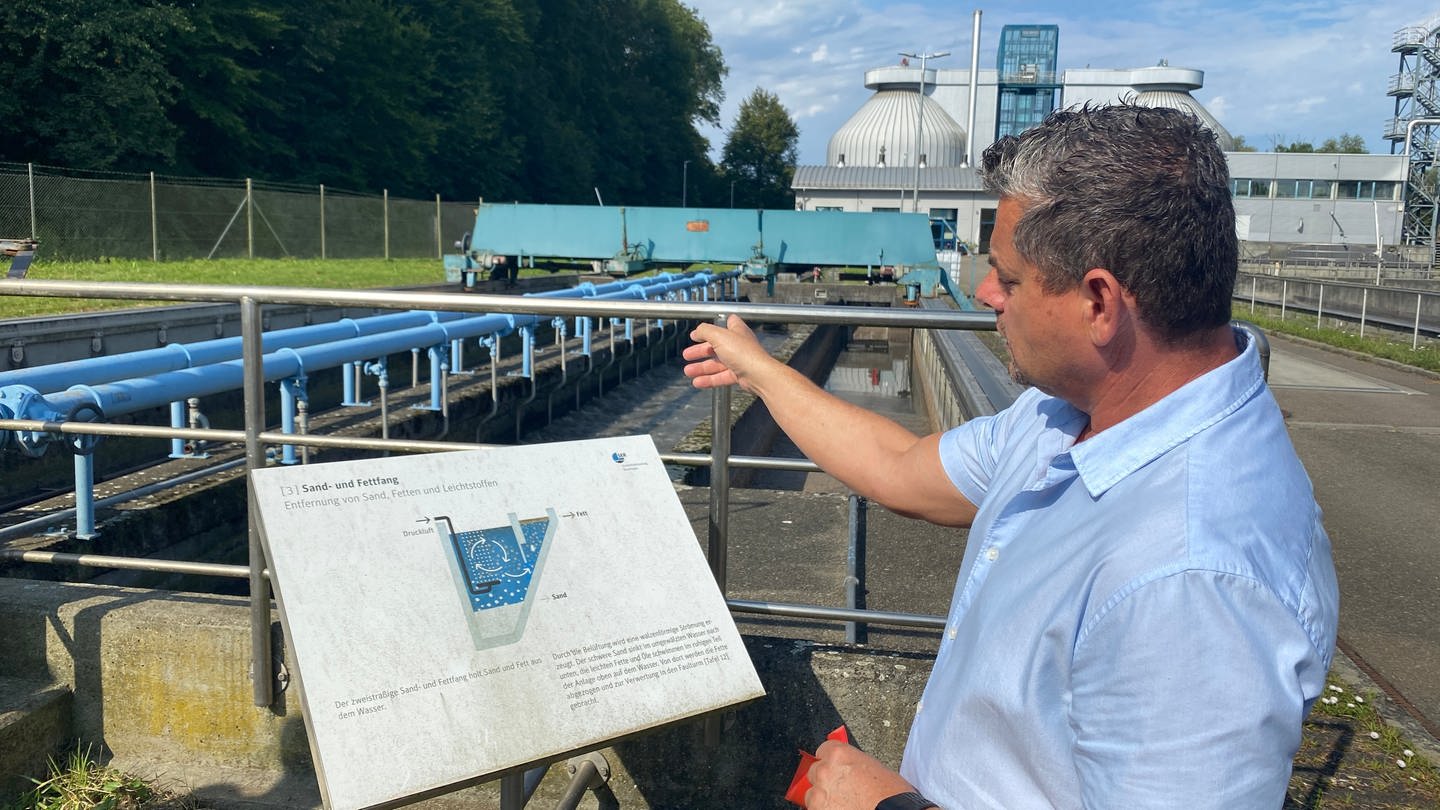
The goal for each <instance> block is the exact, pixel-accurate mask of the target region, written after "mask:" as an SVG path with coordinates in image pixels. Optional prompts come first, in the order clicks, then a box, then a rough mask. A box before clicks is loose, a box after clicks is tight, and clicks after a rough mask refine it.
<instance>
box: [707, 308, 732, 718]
mask: <svg viewBox="0 0 1440 810" xmlns="http://www.w3.org/2000/svg"><path fill="white" fill-rule="evenodd" d="M728 321H729V318H728V316H726V315H725V314H723V313H722V314H719V315H716V316H715V323H716V325H718V326H719V327H720V328H721V329H724V328H726V323H727V322H728ZM713 390H714V394H713V397H712V399H711V407H710V516H709V527H710V531H709V540H708V544H707V546H706V555H705V556H706V558H707V559H708V560H709V561H710V574H711V575H712V576H714V577H715V584H716V586H718V587H719V588H720V595H721V596H722V597H723V596H725V593H726V588H725V583H726V579H727V575H726V569H727V567H728V565H729V560H728V558H729V554H730V386H728V385H722V386H719V387H717V388H715V389H713ZM705 744H706V745H708V746H711V747H714V746H718V745H719V744H720V718H719V717H718V716H714V715H712V716H710V717H707V718H706V719H705Z"/></svg>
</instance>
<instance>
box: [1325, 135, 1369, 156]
mask: <svg viewBox="0 0 1440 810" xmlns="http://www.w3.org/2000/svg"><path fill="white" fill-rule="evenodd" d="M1315 151H1316V152H1337V153H1340V154H1342V155H1365V154H1369V152H1370V150H1368V149H1366V148H1365V139H1364V138H1362V137H1360V136H1359V135H1351V134H1350V133H1348V132H1344V133H1341V134H1340V137H1339V138H1338V139H1337V138H1326V139H1325V142H1324V143H1322V144H1320V148H1319V149H1316V150H1315Z"/></svg>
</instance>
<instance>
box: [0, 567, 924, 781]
mask: <svg viewBox="0 0 1440 810" xmlns="http://www.w3.org/2000/svg"><path fill="white" fill-rule="evenodd" d="M248 616H249V608H248V607H247V605H246V602H245V600H244V599H239V598H227V597H214V596H205V595H199V594H186V593H167V592H158V591H144V590H132V589H125V588H114V587H106V586H96V585H81V584H64V583H47V582H35V581H26V580H11V579H0V675H10V676H12V677H23V678H26V679H27V680H36V679H49V680H52V681H53V682H55V683H57V684H60V685H62V686H64V687H66V688H68V689H70V690H73V693H74V699H73V710H72V718H71V724H72V728H73V733H74V734H76V735H77V736H78V737H79V738H80V739H81V740H83V741H87V742H91V743H95V744H98V745H103V746H104V747H105V749H106V750H108V751H110V752H111V753H113V756H114V760H113V764H115V765H116V766H118V767H121V768H124V769H126V770H128V771H130V772H132V773H136V774H140V775H146V776H159V777H161V779H162V781H164V782H166V783H169V784H173V785H178V786H180V787H181V788H182V789H194V790H196V792H197V793H198V794H199V795H200V796H202V797H203V798H206V799H207V801H210V802H213V803H214V804H215V805H217V806H220V807H285V808H301V807H317V806H319V794H318V788H317V787H316V783H315V778H314V770H313V766H312V764H311V759H310V753H309V748H308V741H307V737H306V734H305V730H304V724H303V722H302V719H301V714H300V703H299V700H298V696H297V695H296V693H295V690H294V689H286V690H285V691H283V692H280V693H279V697H278V699H277V703H276V705H275V707H274V708H262V707H256V706H254V705H253V701H252V700H251V690H250V682H249V680H248V678H247V675H246V673H247V670H248V667H249V629H248V628H249V625H248ZM277 627H278V625H277ZM277 633H278V630H277ZM746 645H747V648H748V650H749V652H750V655H751V658H752V660H753V661H754V662H755V665H756V668H757V670H758V671H759V672H760V673H761V679H762V681H763V682H764V685H765V688H766V692H767V697H765V698H764V699H762V700H760V701H757V702H755V703H752V704H750V705H748V706H746V707H744V708H742V709H740V710H739V711H737V712H734V713H732V714H730V715H727V718H728V719H727V721H726V728H725V731H724V734H723V735H722V739H721V743H720V745H719V746H718V747H716V748H713V749H711V748H707V747H706V746H705V744H704V742H703V739H702V738H703V735H702V734H701V731H700V727H699V726H698V725H697V724H695V723H685V724H681V725H677V726H673V727H671V728H669V729H666V730H662V731H657V732H655V733H653V734H649V735H646V736H643V737H639V738H636V739H632V740H629V741H626V742H622V743H619V744H617V745H615V746H612V747H610V748H607V749H604V754H605V756H606V757H607V759H608V760H609V761H610V763H611V765H612V767H613V768H614V769H615V776H614V778H612V780H611V783H610V786H609V788H608V794H609V796H610V797H611V798H613V799H615V800H617V801H618V805H619V806H623V807H627V808H643V807H687V808H711V807H713V808H732V807H746V808H764V807H774V808H780V807H786V806H787V805H785V804H784V802H783V801H782V800H781V798H780V797H781V796H782V795H783V793H784V790H785V787H786V785H787V784H788V782H789V778H790V776H791V773H792V771H793V768H794V766H795V763H796V761H797V757H796V754H795V749H796V747H797V745H802V744H803V745H807V746H809V747H813V746H814V745H817V744H818V743H819V742H820V741H822V740H823V739H824V735H825V734H826V732H828V731H830V729H832V728H834V727H835V726H837V725H839V724H840V723H841V722H846V723H848V724H849V725H850V727H851V730H852V733H853V734H854V735H855V738H856V739H857V740H858V741H859V742H860V744H861V745H863V746H864V747H865V748H866V750H868V751H870V752H871V753H873V754H874V755H876V756H878V757H880V758H881V759H882V760H884V761H886V762H889V763H890V764H891V765H892V766H893V765H897V764H898V762H899V756H900V751H901V749H902V748H903V746H904V740H905V735H906V733H907V730H908V726H909V721H910V717H911V715H912V712H913V707H914V705H915V703H916V701H917V700H918V699H919V696H920V692H921V690H922V689H923V687H924V683H925V680H926V678H927V677H928V675H929V670H930V665H931V663H932V660H933V659H932V656H931V655H930V654H928V653H924V652H898V651H897V652H873V651H867V650H864V649H861V648H854V647H844V646H828V645H817V644H812V643H810V642H806V641H800V640H794V639H778V638H770V637H759V636H749V637H747V638H746ZM376 744H377V745H383V744H384V743H383V741H380V740H377V741H376ZM444 755H445V752H443V751H437V752H436V756H444ZM563 788H564V772H563V769H553V772H552V774H551V775H550V776H549V777H547V780H546V782H545V783H544V784H542V787H541V790H540V793H539V794H537V798H536V799H534V800H533V802H534V804H533V805H532V806H543V805H553V804H554V803H555V800H556V798H557V797H558V796H559V794H560V793H561V792H562V791H563ZM497 796H498V793H497V791H496V788H495V786H494V785H493V784H491V785H489V786H485V787H481V788H477V789H473V790H468V791H465V792H464V793H461V794H453V795H451V796H448V797H444V798H440V799H435V800H432V801H430V802H427V803H425V805H424V806H426V807H461V806H464V807H475V806H494V805H495V803H496V798H497ZM0 798H3V797H0ZM612 806H613V805H612Z"/></svg>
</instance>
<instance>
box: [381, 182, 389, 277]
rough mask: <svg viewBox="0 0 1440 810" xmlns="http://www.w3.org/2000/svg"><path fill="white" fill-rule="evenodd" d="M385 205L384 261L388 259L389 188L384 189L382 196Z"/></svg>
mask: <svg viewBox="0 0 1440 810" xmlns="http://www.w3.org/2000/svg"><path fill="white" fill-rule="evenodd" d="M382 199H383V201H384V202H383V205H384V206H385V217H384V218H385V261H387V262H388V261H390V189H388V188H387V189H385V194H384V196H383V198H382Z"/></svg>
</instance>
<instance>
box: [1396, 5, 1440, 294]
mask: <svg viewBox="0 0 1440 810" xmlns="http://www.w3.org/2000/svg"><path fill="white" fill-rule="evenodd" d="M1390 50H1391V52H1392V53H1396V54H1399V56H1400V67H1399V70H1398V71H1397V72H1396V74H1395V75H1394V76H1392V77H1391V78H1390V85H1389V88H1388V90H1387V92H1386V95H1389V96H1391V97H1392V98H1394V99H1395V116H1394V117H1393V118H1392V119H1390V121H1388V122H1387V123H1386V127H1385V139H1386V140H1388V141H1390V154H1392V155H1393V154H1399V153H1404V152H1406V151H1408V152H1409V155H1410V165H1409V167H1408V168H1407V170H1406V178H1405V195H1404V200H1403V204H1404V206H1405V213H1404V215H1403V216H1402V218H1401V237H1400V238H1401V240H1402V241H1403V242H1404V243H1405V244H1409V245H1428V246H1430V249H1431V254H1432V255H1431V256H1430V261H1431V266H1432V267H1434V266H1440V255H1436V250H1435V243H1436V238H1435V237H1436V232H1435V228H1436V202H1437V200H1436V198H1437V193H1436V183H1437V175H1440V170H1437V165H1436V140H1437V135H1440V124H1431V123H1423V124H1422V123H1413V124H1412V122H1417V121H1429V120H1432V119H1434V120H1440V84H1437V83H1440V17H1437V18H1435V19H1433V20H1431V21H1429V22H1427V23H1424V24H1421V25H1410V26H1406V27H1404V28H1401V29H1400V30H1398V31H1396V32H1395V37H1394V39H1393V40H1392V44H1391V47H1390ZM1407 137H1408V138H1409V140H1410V143H1409V144H1408V148H1407V144H1406V142H1405V141H1406V139H1407Z"/></svg>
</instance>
